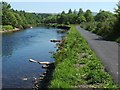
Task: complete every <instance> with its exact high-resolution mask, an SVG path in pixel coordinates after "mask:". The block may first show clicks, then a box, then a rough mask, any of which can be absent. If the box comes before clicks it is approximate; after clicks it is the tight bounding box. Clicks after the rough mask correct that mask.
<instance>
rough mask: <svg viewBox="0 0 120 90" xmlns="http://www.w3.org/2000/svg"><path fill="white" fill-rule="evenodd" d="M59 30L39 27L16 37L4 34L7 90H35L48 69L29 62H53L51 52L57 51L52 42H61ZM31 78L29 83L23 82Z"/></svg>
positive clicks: (3, 81)
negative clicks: (33, 87) (18, 89)
mask: <svg viewBox="0 0 120 90" xmlns="http://www.w3.org/2000/svg"><path fill="white" fill-rule="evenodd" d="M57 30H58V29H56V28H46V27H35V28H31V29H26V30H22V31H18V32H14V33H6V34H3V38H2V86H3V88H32V86H33V80H34V78H38V77H39V75H40V74H41V73H43V72H44V69H42V68H41V66H42V65H40V64H37V63H31V62H29V59H30V58H32V59H35V60H38V61H50V62H53V61H54V59H53V58H51V56H52V55H51V54H50V53H49V52H50V51H56V48H55V43H52V42H50V39H61V38H62V36H63V34H58V33H57V32H56V31H57ZM23 78H27V80H23Z"/></svg>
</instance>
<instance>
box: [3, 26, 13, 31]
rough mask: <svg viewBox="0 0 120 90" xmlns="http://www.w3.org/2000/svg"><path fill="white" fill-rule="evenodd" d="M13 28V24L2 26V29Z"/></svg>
mask: <svg viewBox="0 0 120 90" xmlns="http://www.w3.org/2000/svg"><path fill="white" fill-rule="evenodd" d="M12 29H13V26H11V25H4V26H2V30H12Z"/></svg>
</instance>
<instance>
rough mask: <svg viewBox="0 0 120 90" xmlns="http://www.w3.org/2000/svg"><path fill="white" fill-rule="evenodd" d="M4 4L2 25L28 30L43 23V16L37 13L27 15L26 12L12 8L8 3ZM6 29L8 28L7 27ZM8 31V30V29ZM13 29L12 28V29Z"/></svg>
mask: <svg viewBox="0 0 120 90" xmlns="http://www.w3.org/2000/svg"><path fill="white" fill-rule="evenodd" d="M1 4H2V7H3V8H2V14H0V17H1V15H2V25H3V27H4V25H11V26H12V27H13V28H20V29H23V28H28V27H30V26H36V25H38V24H39V23H40V22H41V16H40V15H38V14H35V13H26V12H25V11H17V10H14V9H12V8H11V6H10V4H8V3H6V2H2V3H0V5H1ZM5 27H6V26H5ZM7 29H8V28H7ZM10 29H11V28H10Z"/></svg>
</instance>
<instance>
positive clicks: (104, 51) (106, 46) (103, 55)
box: [76, 26, 119, 83]
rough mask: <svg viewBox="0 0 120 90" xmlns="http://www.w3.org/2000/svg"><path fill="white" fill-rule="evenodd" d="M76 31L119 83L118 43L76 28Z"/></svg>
mask: <svg viewBox="0 0 120 90" xmlns="http://www.w3.org/2000/svg"><path fill="white" fill-rule="evenodd" d="M76 29H77V30H78V31H79V32H80V34H81V35H82V36H83V37H84V38H85V39H86V41H87V42H88V44H89V46H90V47H91V49H92V50H93V51H94V52H95V53H96V55H97V56H98V57H99V58H100V60H101V61H102V63H103V65H104V66H105V69H106V71H107V72H108V73H109V74H111V76H112V77H113V80H114V81H115V82H116V83H118V47H119V45H118V43H116V42H112V41H105V40H102V39H101V37H100V36H98V35H96V34H93V33H91V32H89V31H87V30H84V29H82V28H80V26H76Z"/></svg>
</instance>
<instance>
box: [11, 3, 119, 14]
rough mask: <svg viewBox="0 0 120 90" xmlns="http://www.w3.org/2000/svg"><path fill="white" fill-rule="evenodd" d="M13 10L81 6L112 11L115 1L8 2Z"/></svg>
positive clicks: (51, 10) (52, 10) (50, 10)
mask: <svg viewBox="0 0 120 90" xmlns="http://www.w3.org/2000/svg"><path fill="white" fill-rule="evenodd" d="M9 3H10V4H11V6H12V8H13V9H15V10H25V11H26V12H36V13H60V12H62V11H63V10H64V11H65V12H68V10H69V9H72V10H74V9H76V10H77V11H78V10H79V8H82V9H83V10H84V11H86V10H87V9H90V10H91V11H92V12H99V10H100V9H102V10H106V11H111V12H114V8H116V4H117V2H9Z"/></svg>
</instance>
